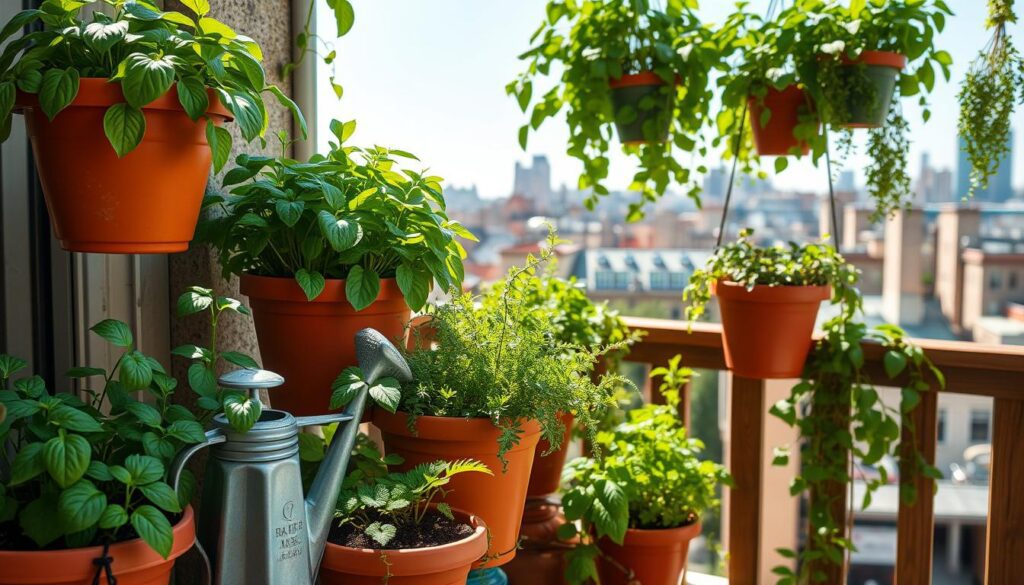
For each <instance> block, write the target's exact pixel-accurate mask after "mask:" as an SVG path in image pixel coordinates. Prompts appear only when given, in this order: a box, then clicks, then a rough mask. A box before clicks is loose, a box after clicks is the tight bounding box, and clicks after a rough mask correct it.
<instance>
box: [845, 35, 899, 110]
mask: <svg viewBox="0 0 1024 585" xmlns="http://www.w3.org/2000/svg"><path fill="white" fill-rule="evenodd" d="M843 62H844V63H846V64H847V65H846V67H845V69H846V70H847V71H846V75H848V76H851V77H852V76H854V75H864V76H866V81H867V82H868V83H869V84H870V85H871V88H872V93H873V95H874V96H875V99H873V100H864V99H851V100H850V102H849V103H848V104H847V112H848V113H849V119H848V120H839V121H837V124H838V125H840V126H842V127H844V128H880V127H881V126H883V125H884V124H885V118H886V116H887V115H888V114H889V105H890V103H891V102H892V97H893V93H894V92H895V90H896V81H897V78H898V77H899V73H900V71H901V70H902V69H903V68H904V67H906V66H907V57H906V56H905V55H901V54H899V53H893V52H889V51H863V52H861V54H860V56H858V57H857V58H856V59H848V58H846V57H844V58H843ZM855 68H856V69H858V70H862V71H863V72H862V73H861V71H854V69H855ZM854 79H856V78H855V77H854Z"/></svg>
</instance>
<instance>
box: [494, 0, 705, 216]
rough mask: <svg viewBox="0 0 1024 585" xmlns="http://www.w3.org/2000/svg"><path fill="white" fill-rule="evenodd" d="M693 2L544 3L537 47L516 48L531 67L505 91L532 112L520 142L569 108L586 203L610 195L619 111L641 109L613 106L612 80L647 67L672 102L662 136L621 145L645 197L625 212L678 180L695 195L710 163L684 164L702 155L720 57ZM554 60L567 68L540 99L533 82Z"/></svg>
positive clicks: (628, 116) (572, 151) (627, 116)
mask: <svg viewBox="0 0 1024 585" xmlns="http://www.w3.org/2000/svg"><path fill="white" fill-rule="evenodd" d="M696 6H697V2H696V1H695V0H667V2H666V3H665V8H664V10H662V9H659V8H656V7H655V6H654V3H653V2H650V1H649V0H636V1H632V2H622V1H620V0H586V1H584V2H576V1H573V0H551V1H550V2H548V5H547V12H546V14H547V18H546V20H545V21H544V23H543V24H541V26H540V27H539V28H538V30H537V32H535V33H534V35H533V37H532V38H531V39H530V42H531V43H532V44H533V46H532V47H531V48H530V49H529V50H528V51H526V52H525V53H523V54H522V55H520V59H521V60H523V61H525V62H526V70H525V71H524V72H523V73H522V74H520V75H519V77H518V78H517V79H516V80H515V81H513V82H511V83H509V84H508V86H507V87H506V91H507V92H508V93H509V94H510V95H514V96H515V97H516V100H517V101H518V103H519V107H520V108H521V109H522V110H523V112H524V113H527V112H528V113H529V115H530V122H529V123H528V124H527V125H524V126H523V127H522V128H521V129H520V130H519V143H520V145H521V146H522V147H523V148H524V149H525V148H526V144H527V139H528V136H529V133H530V131H531V130H537V129H538V128H540V126H541V125H542V124H543V123H544V121H545V120H547V119H548V118H552V117H555V116H557V115H558V114H559V113H560V112H562V111H563V110H564V111H565V114H566V120H567V122H568V125H569V143H568V149H567V153H568V154H569V156H572V157H573V158H576V159H578V160H579V161H580V162H581V163H582V164H583V172H582V173H581V174H580V178H579V189H581V190H585V191H590V192H591V195H590V196H589V197H588V198H587V200H586V205H587V207H588V208H590V209H592V208H593V206H594V205H595V204H596V202H597V199H598V197H599V196H601V195H607V194H608V188H607V187H606V186H605V185H604V180H605V179H606V178H607V177H608V167H609V162H610V161H609V158H608V150H609V142H610V140H611V135H612V132H613V130H612V125H613V123H614V122H615V121H616V117H618V121H619V122H627V123H628V122H630V121H632V120H635V119H636V116H637V115H638V113H637V112H636V111H635V109H634V108H623V109H622V110H620V111H618V112H616V111H615V110H614V108H613V107H612V103H611V90H610V88H609V80H611V79H617V78H620V77H622V76H623V75H625V74H636V73H641V72H647V71H653V72H654V73H656V74H657V75H658V76H659V77H660V78H661V79H662V80H663V81H664V82H665V84H664V85H663V86H662V87H661V89H660V90H659V91H660V92H661V95H662V96H663V97H665V98H666V99H667V101H669V102H670V103H671V108H670V110H671V116H670V118H671V126H670V129H669V133H668V138H667V140H665V141H664V142H657V141H648V143H646V144H642V145H624V146H623V151H624V152H625V153H626V154H628V155H629V156H630V157H632V158H634V159H635V160H636V162H637V164H638V166H639V169H638V171H637V172H636V174H635V175H634V177H633V183H632V185H631V187H630V190H632V191H637V192H639V193H641V199H640V200H639V201H637V202H634V203H632V204H631V205H630V212H629V219H630V221H633V220H637V219H640V218H641V217H642V216H643V207H644V203H645V202H651V201H656V200H657V199H658V197H660V196H661V195H662V194H664V192H665V190H666V189H667V188H668V187H669V185H670V184H672V183H673V182H675V183H678V184H679V185H682V186H684V187H685V188H686V190H687V194H688V195H689V196H690V197H692V198H693V199H694V200H695V201H698V202H699V193H700V188H699V186H698V185H697V179H698V175H699V174H700V173H703V172H704V171H705V169H704V168H703V167H702V166H697V167H696V168H694V169H691V168H689V167H687V166H684V164H683V163H681V162H680V161H681V160H684V159H689V158H691V156H688V155H693V154H697V153H699V154H701V155H703V154H704V152H705V148H704V146H703V145H702V144H701V142H700V139H699V136H700V134H701V131H702V129H703V128H704V125H705V120H706V119H707V118H708V112H709V108H710V106H709V104H710V100H711V91H712V90H711V85H710V83H709V74H710V71H711V70H712V69H715V68H716V67H718V65H719V63H718V52H717V50H716V48H715V46H714V45H713V44H712V43H711V42H710V39H711V32H710V31H709V30H708V29H707V28H705V27H704V25H703V24H701V22H700V20H699V19H698V17H697V16H696V14H694V9H695V8H696ZM553 67H554V68H556V70H557V69H558V68H559V67H560V68H561V71H562V74H561V78H560V79H559V80H558V82H557V83H555V84H554V87H552V88H551V89H549V90H547V91H546V92H545V93H543V96H542V97H539V98H538V99H536V100H534V95H535V89H534V83H535V82H539V81H540V80H541V78H543V77H547V76H548V75H549V74H550V72H551V69H552V68H553ZM538 85H540V84H539V83H538ZM536 95H538V96H540V95H541V93H540V89H538V90H537V92H536ZM647 105H651V104H647ZM639 107H645V104H644V102H641V103H640V104H639ZM645 134H648V135H649V134H650V133H649V132H648V133H645ZM694 171H695V172H696V174H694Z"/></svg>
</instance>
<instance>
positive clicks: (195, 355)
mask: <svg viewBox="0 0 1024 585" xmlns="http://www.w3.org/2000/svg"><path fill="white" fill-rule="evenodd" d="M177 311H178V316H179V317H187V316H189V315H195V314H197V313H208V314H209V317H210V340H211V345H210V347H199V346H197V345H194V344H186V345H180V346H178V347H176V348H174V349H173V350H172V351H171V353H172V354H174V355H177V356H181V357H183V358H185V359H188V360H191V362H192V363H191V365H189V367H188V383H189V386H191V387H192V390H194V391H195V392H196V394H198V395H199V398H198V400H197V402H196V404H197V406H198V407H199V408H201V409H204V410H205V411H206V413H205V414H204V416H203V419H202V420H203V422H206V421H208V420H209V419H210V418H211V417H212V416H213V415H214V414H218V413H221V412H223V413H224V416H225V417H226V418H227V420H228V423H229V424H230V425H231V426H232V428H234V429H235V430H237V431H239V432H245V431H248V430H249V429H251V428H252V426H253V425H254V424H256V421H258V420H259V418H260V414H261V413H262V411H263V407H262V406H261V404H260V402H259V401H258V400H254V399H252V398H249V396H248V395H246V394H245V393H243V392H238V391H237V390H225V389H223V388H221V387H220V386H219V385H218V384H217V367H218V366H220V365H221V364H223V363H224V362H227V363H229V364H232V365H235V366H238V367H240V368H249V369H252V370H257V369H259V367H260V366H259V364H258V363H256V360H254V359H252V357H250V356H248V355H246V354H244V353H241V352H237V351H221V350H219V349H218V348H217V325H218V323H219V321H220V319H221V318H222V316H223V313H224V312H225V311H227V312H228V313H236V314H241V315H246V316H251V315H252V313H251V312H250V311H249V308H248V307H246V306H244V305H243V304H242V303H241V302H240V301H238V300H235V299H232V298H228V297H222V296H218V295H216V294H214V292H213V290H212V289H208V288H203V287H199V286H193V287H189V288H188V290H186V291H185V292H184V293H182V295H181V296H180V297H178V304H177Z"/></svg>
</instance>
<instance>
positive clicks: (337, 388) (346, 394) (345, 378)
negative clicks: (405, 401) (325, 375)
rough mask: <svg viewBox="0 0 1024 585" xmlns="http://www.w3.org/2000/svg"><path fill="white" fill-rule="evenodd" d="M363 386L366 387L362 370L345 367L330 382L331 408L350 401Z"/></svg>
mask: <svg viewBox="0 0 1024 585" xmlns="http://www.w3.org/2000/svg"><path fill="white" fill-rule="evenodd" d="M363 388H366V382H365V381H364V380H363V371H362V370H361V369H359V368H358V367H357V366H349V367H347V368H345V369H344V370H343V371H342V372H341V373H340V374H338V377H337V378H335V379H334V382H333V383H332V384H331V404H330V407H331V410H335V409H338V408H341V407H343V406H345V405H347V404H348V403H349V402H352V400H354V399H355V397H356V396H357V395H358V394H359V391H360V390H362V389H363ZM392 412H394V411H392Z"/></svg>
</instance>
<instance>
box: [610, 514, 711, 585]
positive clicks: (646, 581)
mask: <svg viewBox="0 0 1024 585" xmlns="http://www.w3.org/2000/svg"><path fill="white" fill-rule="evenodd" d="M698 535H700V522H694V523H693V524H690V525H688V526H682V527H680V528H666V529H662V530H636V529H633V528H630V529H629V530H627V531H626V538H625V539H623V541H622V544H621V545H618V544H615V543H614V542H612V541H611V540H609V539H607V538H602V539H601V540H599V541H598V543H597V546H598V548H600V549H601V552H602V553H604V555H607V556H608V557H610V559H611V560H609V559H606V558H604V557H603V556H601V557H598V562H597V571H598V574H599V575H600V576H601V585H633V584H635V583H642V584H643V585H679V583H680V581H681V580H682V578H683V571H684V570H685V569H686V555H687V554H688V553H689V552H690V541H691V540H693V539H694V538H696V537H697V536H698ZM629 572H632V574H633V577H634V580H630V578H629Z"/></svg>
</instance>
